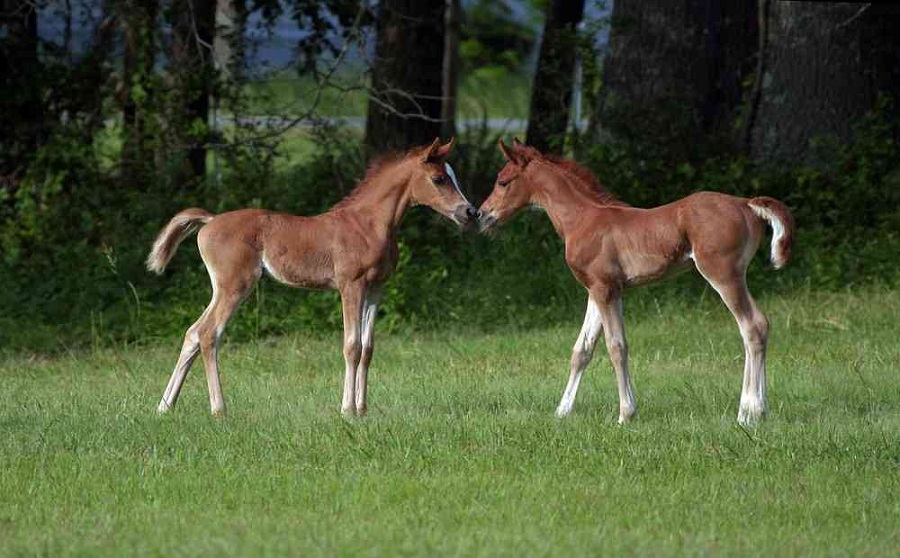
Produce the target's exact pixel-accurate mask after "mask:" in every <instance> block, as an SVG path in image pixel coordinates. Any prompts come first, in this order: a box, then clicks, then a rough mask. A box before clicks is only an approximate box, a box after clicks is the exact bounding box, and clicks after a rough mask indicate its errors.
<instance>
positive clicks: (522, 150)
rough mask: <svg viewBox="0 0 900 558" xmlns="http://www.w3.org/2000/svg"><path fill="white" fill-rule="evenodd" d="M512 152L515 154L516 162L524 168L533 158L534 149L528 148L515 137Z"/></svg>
mask: <svg viewBox="0 0 900 558" xmlns="http://www.w3.org/2000/svg"><path fill="white" fill-rule="evenodd" d="M512 152H513V154H515V156H516V160H517V161H518V163H519V165H521V166H523V167H524V166H525V165H527V164H528V163H529V162H530V161H531V159H532V158H533V155H534V148H533V147H528V146H527V145H525V144H524V143H522V142H521V141H519V138H517V137H513V148H512Z"/></svg>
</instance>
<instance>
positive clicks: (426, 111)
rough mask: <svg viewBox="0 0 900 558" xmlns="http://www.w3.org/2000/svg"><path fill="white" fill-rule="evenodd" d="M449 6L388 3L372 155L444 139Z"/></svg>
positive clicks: (375, 84)
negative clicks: (444, 69)
mask: <svg viewBox="0 0 900 558" xmlns="http://www.w3.org/2000/svg"><path fill="white" fill-rule="evenodd" d="M444 10H445V0H384V1H383V2H381V6H380V13H379V17H378V25H377V35H378V38H377V43H376V45H375V62H374V65H373V68H372V89H373V91H372V93H371V96H370V99H369V111H368V118H367V120H366V147H367V149H368V151H369V154H374V153H377V152H380V151H385V150H393V149H407V148H409V147H411V146H414V145H421V144H425V143H430V142H431V141H432V140H434V138H435V137H436V136H438V135H439V134H440V133H441V97H442V94H443V89H442V86H441V74H442V64H443V60H444Z"/></svg>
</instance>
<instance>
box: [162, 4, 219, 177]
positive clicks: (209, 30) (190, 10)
mask: <svg viewBox="0 0 900 558" xmlns="http://www.w3.org/2000/svg"><path fill="white" fill-rule="evenodd" d="M215 18H216V0H177V1H174V2H173V3H172V6H171V8H170V20H171V23H172V45H171V53H170V56H169V60H170V64H171V68H170V78H171V82H172V85H173V88H174V91H172V98H171V104H170V115H169V124H170V126H172V130H171V132H172V134H171V135H172V137H173V142H174V143H175V146H176V148H177V149H179V150H181V151H182V152H183V154H184V164H182V165H180V167H179V170H178V173H177V176H176V182H177V183H178V185H179V186H193V185H196V184H197V183H198V182H199V181H202V180H203V179H204V177H205V176H206V142H207V138H208V126H209V108H210V95H211V94H212V90H213V82H214V79H215V69H214V65H213V53H212V45H213V41H214V39H215Z"/></svg>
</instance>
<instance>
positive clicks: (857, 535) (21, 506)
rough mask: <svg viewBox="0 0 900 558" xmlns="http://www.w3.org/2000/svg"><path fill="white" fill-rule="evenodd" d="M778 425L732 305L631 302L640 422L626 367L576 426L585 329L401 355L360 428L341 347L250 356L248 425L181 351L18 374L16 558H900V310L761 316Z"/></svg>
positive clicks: (482, 338) (582, 408) (230, 395)
mask: <svg viewBox="0 0 900 558" xmlns="http://www.w3.org/2000/svg"><path fill="white" fill-rule="evenodd" d="M762 304H763V307H764V308H765V309H766V311H767V313H768V314H769V317H770V319H771V321H772V325H773V328H772V330H773V333H772V340H771V344H770V357H769V365H770V391H769V394H770V409H771V410H770V416H769V418H768V419H767V420H766V421H765V422H764V423H763V424H762V425H761V426H759V427H758V428H756V429H752V430H744V429H742V428H740V427H738V426H737V425H736V423H735V420H734V418H735V416H736V413H737V398H738V392H739V389H740V368H741V357H742V350H741V348H740V344H739V339H738V334H737V331H736V328H735V327H734V325H733V323H732V321H731V318H730V316H729V315H728V314H727V312H726V311H725V310H724V308H723V307H722V306H721V304H720V303H718V302H717V301H715V300H713V299H712V297H705V298H703V299H700V300H664V301H661V306H660V307H658V309H656V307H655V306H654V305H653V304H646V305H644V304H640V305H633V306H631V310H632V311H629V307H628V306H626V319H627V321H628V326H629V330H628V331H629V342H630V347H631V355H632V359H631V364H632V370H633V375H634V379H635V384H636V389H637V396H638V402H639V405H640V414H639V417H638V419H637V420H636V421H635V422H634V423H632V424H631V425H629V426H627V427H618V426H616V424H615V420H616V416H617V415H616V413H617V402H616V399H615V393H616V390H615V387H614V380H613V375H612V373H611V371H610V367H609V364H608V362H607V360H606V358H605V354H604V352H603V350H602V349H600V350H599V352H598V358H596V359H595V361H594V363H593V364H592V365H591V367H590V368H589V370H588V372H587V374H586V376H585V381H584V382H583V383H582V389H581V393H580V395H579V400H578V403H577V405H576V410H575V414H574V415H573V416H572V417H571V418H570V419H567V420H557V419H555V418H554V417H553V410H554V408H555V406H556V403H557V401H558V398H559V396H560V394H561V392H562V388H563V386H564V384H565V380H566V375H567V362H568V354H569V349H570V347H571V345H572V342H573V341H574V338H575V335H576V334H577V331H578V327H579V325H580V323H579V321H580V316H577V315H576V316H572V323H571V325H570V326H567V327H552V328H548V329H542V330H529V331H513V330H511V331H509V332H506V333H503V332H496V333H490V334H486V335H480V334H476V333H465V332H454V333H441V332H435V333H419V334H410V335H391V336H387V335H382V336H381V337H379V338H378V341H377V346H376V353H375V360H374V363H373V368H372V374H373V377H372V389H371V406H370V408H371V413H372V414H371V416H370V417H369V418H367V419H365V420H350V421H347V420H344V419H342V418H341V417H340V416H339V415H338V413H337V409H338V406H339V400H340V386H341V381H342V377H341V376H342V368H341V357H340V350H339V338H338V337H337V335H330V334H329V335H327V336H324V335H321V334H320V335H315V334H309V333H302V332H301V333H298V334H297V335H296V336H289V337H284V338H279V339H264V340H260V341H259V342H255V343H246V344H236V343H231V344H228V343H226V344H225V346H224V347H223V350H222V357H221V363H222V369H223V382H224V387H225V396H226V399H227V401H228V403H229V411H230V414H229V417H228V418H227V419H226V420H215V419H213V418H211V417H210V416H208V406H207V401H206V388H205V382H204V380H203V374H202V371H201V370H202V369H195V370H194V371H193V372H192V374H191V376H189V377H188V381H187V384H186V386H185V390H184V393H183V395H182V399H181V401H179V406H178V407H177V408H176V409H175V411H174V412H173V413H172V414H170V415H168V416H164V417H160V416H157V415H156V412H155V406H156V403H157V401H158V398H159V396H160V394H161V393H162V390H163V387H164V385H165V383H166V380H167V379H168V374H169V371H170V367H171V365H172V364H173V361H174V359H175V356H176V352H177V344H178V342H179V341H178V340H177V339H172V341H171V343H169V344H166V345H164V346H137V347H130V348H123V349H119V350H102V351H95V352H92V353H84V354H72V355H69V356H63V357H58V358H53V359H46V358H42V357H39V356H28V355H19V356H12V357H7V358H6V359H5V360H3V361H0V378H2V381H3V390H2V394H0V554H2V555H4V556H13V555H47V556H102V555H105V556H156V555H169V556H171V555H190V556H197V555H215V556H235V555H244V556H260V555H279V556H283V555H303V556H309V555H329V556H333V555H366V556H377V555H381V556H413V555H415V556H427V555H441V556H445V555H462V556H473V555H481V556H572V555H580V556H592V555H622V554H626V553H627V554H635V553H637V554H652V555H685V554H687V555H698V554H700V555H707V554H708V555H722V556H731V555H759V556H763V555H765V556H769V555H780V556H795V555H811V556H824V555H832V556H843V555H853V556H892V555H896V552H897V549H898V548H900V528H898V525H900V412H898V410H900V381H898V380H900V378H898V370H900V346H898V343H897V339H898V333H900V331H898V326H897V322H896V320H897V316H898V315H900V293H897V292H893V291H883V290H882V291H869V292H866V293H864V294H862V295H860V294H850V293H844V294H833V295H827V294H816V293H795V294H794V295H791V296H772V297H768V298H765V297H764V298H763V299H762Z"/></svg>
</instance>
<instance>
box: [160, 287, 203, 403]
mask: <svg viewBox="0 0 900 558" xmlns="http://www.w3.org/2000/svg"><path fill="white" fill-rule="evenodd" d="M214 303H215V300H213V301H210V303H209V306H207V307H206V310H204V311H203V314H201V315H200V318H198V319H197V321H196V322H194V324H193V325H192V326H191V327H190V328H188V330H187V332H186V333H185V334H184V344H183V345H182V346H181V354H179V355H178V362H176V363H175V370H174V371H173V372H172V377H171V378H170V379H169V384H168V385H167V386H166V391H165V392H163V396H162V399H161V400H160V402H159V405H158V406H157V408H156V410H157V411H159V412H160V413H166V412H168V411H169V410H170V409H171V408H172V407H174V406H175V403H176V402H177V401H178V395H179V394H180V393H181V386H182V385H184V379H185V377H186V376H187V373H188V370H190V369H191V365H192V364H194V360H195V359H196V358H197V355H198V354H200V336H199V335H198V334H197V329H198V327H200V324H202V323H203V321H204V320H205V319H206V316H207V315H208V314H209V312H210V309H211V308H212V307H213V304H214Z"/></svg>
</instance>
